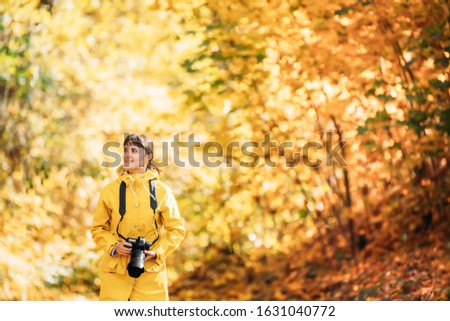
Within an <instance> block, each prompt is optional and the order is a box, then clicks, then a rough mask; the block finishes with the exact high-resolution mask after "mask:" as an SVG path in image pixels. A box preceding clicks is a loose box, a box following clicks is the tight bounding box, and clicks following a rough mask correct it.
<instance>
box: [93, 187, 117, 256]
mask: <svg viewBox="0 0 450 321" xmlns="http://www.w3.org/2000/svg"><path fill="white" fill-rule="evenodd" d="M105 190H106V188H105V189H103V190H102V192H101V194H100V198H99V200H98V203H97V208H96V209H95V214H94V220H93V222H92V226H91V235H92V238H93V240H94V242H95V243H96V244H97V247H98V248H99V249H101V250H104V251H105V252H107V253H111V251H112V249H113V248H114V246H115V244H116V243H117V242H118V240H117V238H116V237H115V236H114V235H113V234H112V233H111V212H112V210H111V208H110V206H109V205H108V199H107V198H106V194H107V193H106V191H105Z"/></svg>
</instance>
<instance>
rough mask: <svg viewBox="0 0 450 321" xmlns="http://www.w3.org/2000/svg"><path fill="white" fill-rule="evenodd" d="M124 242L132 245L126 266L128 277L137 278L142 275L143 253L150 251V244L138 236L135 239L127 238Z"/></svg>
mask: <svg viewBox="0 0 450 321" xmlns="http://www.w3.org/2000/svg"><path fill="white" fill-rule="evenodd" d="M126 241H127V242H128V243H130V244H131V245H132V247H131V260H130V263H128V266H127V270H128V275H129V276H131V277H133V278H138V277H140V276H141V274H142V273H144V259H145V253H144V251H147V250H149V249H150V242H148V241H147V240H146V239H145V237H140V236H139V237H138V238H137V239H135V238H131V237H129V238H127V240H126Z"/></svg>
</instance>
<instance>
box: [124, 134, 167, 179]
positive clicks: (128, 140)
mask: <svg viewBox="0 0 450 321" xmlns="http://www.w3.org/2000/svg"><path fill="white" fill-rule="evenodd" d="M127 144H131V145H133V146H136V147H140V148H143V149H144V151H145V154H147V155H149V160H148V164H147V170H149V169H151V170H153V169H154V170H156V171H158V173H160V169H159V168H158V166H156V164H155V162H153V156H154V154H153V142H152V141H151V139H150V138H149V137H148V136H147V135H144V134H128V135H127V137H125V140H124V141H123V146H125V145H127Z"/></svg>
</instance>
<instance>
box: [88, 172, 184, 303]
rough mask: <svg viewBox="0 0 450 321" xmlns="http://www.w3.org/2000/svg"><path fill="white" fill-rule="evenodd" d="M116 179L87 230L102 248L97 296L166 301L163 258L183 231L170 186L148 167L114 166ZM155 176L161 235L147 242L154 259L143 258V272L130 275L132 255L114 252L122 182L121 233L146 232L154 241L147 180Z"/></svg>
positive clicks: (147, 237)
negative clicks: (133, 170)
mask: <svg viewBox="0 0 450 321" xmlns="http://www.w3.org/2000/svg"><path fill="white" fill-rule="evenodd" d="M117 174H118V175H119V178H118V179H117V180H115V181H113V182H111V183H109V184H108V185H107V186H106V187H105V188H104V189H103V190H102V192H101V194H100V198H99V201H98V204H97V208H96V211H95V215H94V220H93V224H92V227H91V234H92V238H93V239H94V242H95V243H96V244H97V246H98V248H100V249H101V250H103V251H104V254H103V257H102V260H101V268H100V281H101V285H100V300H124V301H126V300H168V289H167V274H166V258H167V256H168V255H170V254H171V253H172V252H173V251H175V250H176V249H177V247H178V246H179V245H180V243H181V241H182V240H183V239H184V236H185V233H186V232H185V228H184V225H183V221H182V219H181V217H180V212H179V210H178V206H177V203H176V200H175V197H174V196H173V193H172V190H171V189H170V188H169V187H168V186H167V185H165V184H164V183H162V182H161V181H159V180H158V173H157V172H155V171H147V172H145V173H142V174H128V173H127V172H126V170H124V168H123V166H120V167H119V168H118V169H117ZM150 179H155V187H156V198H157V201H158V207H157V209H156V220H157V223H158V228H159V240H158V241H157V242H156V243H155V244H154V245H153V246H152V247H151V250H154V251H155V252H156V255H157V257H156V259H155V260H147V261H146V262H145V264H144V269H145V272H144V273H143V274H142V275H141V276H140V277H139V278H136V279H135V278H132V277H130V276H129V275H128V271H127V265H128V262H129V261H130V258H131V256H123V255H118V256H112V255H111V254H112V250H113V249H114V246H115V245H116V243H117V242H121V241H122V239H121V238H120V237H119V236H118V234H117V224H118V223H119V221H120V218H121V215H120V213H119V195H120V184H121V182H122V181H124V182H125V183H126V185H127V189H126V212H125V215H124V217H123V219H122V221H121V222H120V225H119V231H118V232H119V233H120V234H121V235H122V236H124V237H125V238H129V237H132V238H137V237H139V236H140V237H145V238H146V239H147V241H149V242H152V241H153V240H155V239H156V237H157V230H156V226H155V220H154V214H153V210H152V208H151V207H150V191H149V183H148V182H149V180H150Z"/></svg>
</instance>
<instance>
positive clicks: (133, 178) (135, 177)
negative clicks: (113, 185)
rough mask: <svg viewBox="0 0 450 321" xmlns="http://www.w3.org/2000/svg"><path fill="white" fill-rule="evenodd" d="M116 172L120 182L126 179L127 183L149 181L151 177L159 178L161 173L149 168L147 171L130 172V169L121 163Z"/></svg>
mask: <svg viewBox="0 0 450 321" xmlns="http://www.w3.org/2000/svg"><path fill="white" fill-rule="evenodd" d="M116 173H117V176H119V177H118V180H119V182H121V181H124V182H125V183H127V184H128V183H132V182H133V183H134V182H139V181H142V182H143V181H148V180H151V179H159V173H158V172H157V171H156V170H148V171H146V172H145V173H139V174H129V173H128V171H127V170H126V169H125V168H124V167H123V165H120V166H119V167H118V168H117V169H116Z"/></svg>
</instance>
